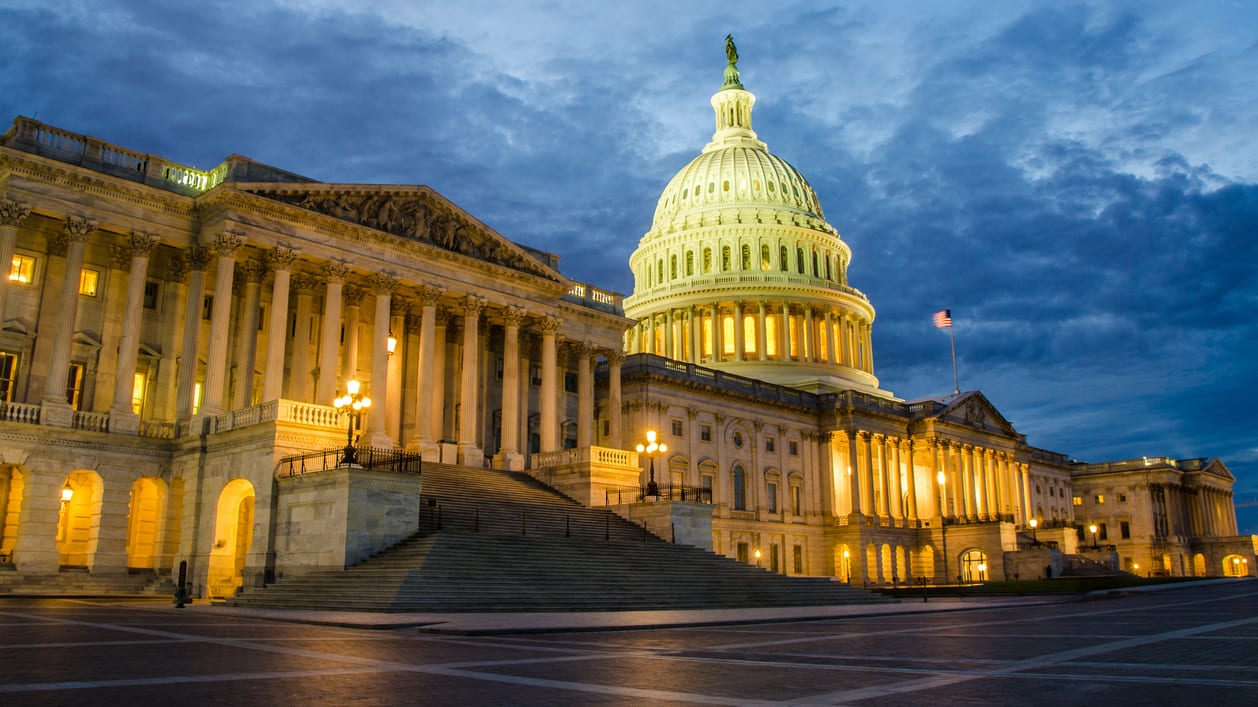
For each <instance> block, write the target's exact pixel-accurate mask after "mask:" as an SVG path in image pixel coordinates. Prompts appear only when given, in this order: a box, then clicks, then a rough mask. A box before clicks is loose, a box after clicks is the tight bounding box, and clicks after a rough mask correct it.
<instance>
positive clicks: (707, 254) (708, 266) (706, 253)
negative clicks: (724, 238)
mask: <svg viewBox="0 0 1258 707" xmlns="http://www.w3.org/2000/svg"><path fill="white" fill-rule="evenodd" d="M710 272H712V249H711V248H704V249H703V274H704V275H707V274H708V273H710Z"/></svg>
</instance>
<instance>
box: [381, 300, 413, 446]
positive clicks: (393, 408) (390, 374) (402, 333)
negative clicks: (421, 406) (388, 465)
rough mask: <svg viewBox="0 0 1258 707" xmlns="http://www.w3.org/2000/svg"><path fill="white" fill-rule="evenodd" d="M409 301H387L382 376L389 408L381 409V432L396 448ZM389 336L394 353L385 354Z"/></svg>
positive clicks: (399, 424)
mask: <svg viewBox="0 0 1258 707" xmlns="http://www.w3.org/2000/svg"><path fill="white" fill-rule="evenodd" d="M412 301H413V300H412V299H411V298H410V297H407V296H406V295H401V294H395V295H393V297H392V299H390V301H389V317H390V322H389V328H388V329H387V330H386V331H385V336H386V341H385V347H386V348H385V357H386V358H387V359H388V361H387V363H388V366H387V371H386V373H385V386H386V387H387V388H388V390H389V392H390V395H389V398H388V405H386V406H385V408H384V413H385V415H384V429H385V432H386V433H387V434H388V435H389V439H391V440H394V442H395V446H396V444H397V443H398V442H401V440H402V402H403V400H402V399H403V398H404V397H405V396H404V395H403V391H404V386H405V381H404V380H403V378H404V376H403V375H402V362H403V361H404V360H405V357H406V338H407V337H406V320H407V315H408V314H409V313H410V311H411V304H412ZM390 335H392V336H393V341H394V345H395V347H396V350H395V351H393V352H392V353H389V351H388V341H387V337H388V336H390Z"/></svg>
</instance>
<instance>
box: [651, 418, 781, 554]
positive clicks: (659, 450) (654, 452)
mask: <svg viewBox="0 0 1258 707" xmlns="http://www.w3.org/2000/svg"><path fill="white" fill-rule="evenodd" d="M637 449H638V454H645V455H646V457H647V459H649V460H651V480H650V481H649V482H647V485H646V495H647V496H654V497H656V498H659V497H660V485H659V484H657V483H655V457H656V456H658V455H660V454H663V453H664V452H667V451H668V445H667V444H664V443H663V442H659V443H657V442H656V441H655V430H647V431H646V444H643V443H641V442H639V443H638V447H637ZM756 552H757V553H759V550H757V551H756Z"/></svg>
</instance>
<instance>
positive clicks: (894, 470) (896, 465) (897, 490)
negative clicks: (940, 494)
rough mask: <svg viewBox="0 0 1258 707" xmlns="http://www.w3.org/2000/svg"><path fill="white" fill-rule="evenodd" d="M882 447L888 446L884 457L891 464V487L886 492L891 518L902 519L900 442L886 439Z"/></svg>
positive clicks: (902, 494) (902, 491) (889, 438)
mask: <svg viewBox="0 0 1258 707" xmlns="http://www.w3.org/2000/svg"><path fill="white" fill-rule="evenodd" d="M883 444H884V445H889V446H890V449H888V450H887V454H886V457H887V458H888V459H889V460H890V462H891V473H890V475H889V477H890V481H891V487H890V489H889V490H888V492H887V496H888V497H889V498H890V499H891V504H890V508H891V514H890V515H891V517H892V518H894V519H896V520H901V519H903V518H904V490H903V488H902V485H901V483H900V440H898V439H895V438H894V437H887V438H885V439H884V441H883Z"/></svg>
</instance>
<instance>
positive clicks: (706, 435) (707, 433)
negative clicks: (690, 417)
mask: <svg viewBox="0 0 1258 707" xmlns="http://www.w3.org/2000/svg"><path fill="white" fill-rule="evenodd" d="M699 439H701V440H703V441H704V442H711V441H712V428H711V427H710V426H708V425H700V426H699Z"/></svg>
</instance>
